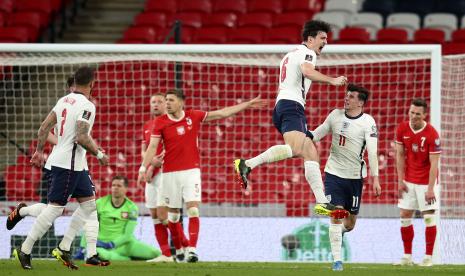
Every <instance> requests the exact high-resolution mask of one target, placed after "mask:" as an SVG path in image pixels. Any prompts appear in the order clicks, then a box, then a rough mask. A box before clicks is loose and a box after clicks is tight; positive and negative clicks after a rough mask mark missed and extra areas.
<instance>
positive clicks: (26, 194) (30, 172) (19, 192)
mask: <svg viewBox="0 0 465 276" xmlns="http://www.w3.org/2000/svg"><path fill="white" fill-rule="evenodd" d="M40 178H41V172H40V170H39V169H37V168H35V167H32V166H30V165H16V166H8V167H7V169H6V171H5V181H6V196H7V199H8V200H10V201H25V200H27V201H29V200H32V201H36V200H38V196H37V194H36V191H37V188H38V185H39V182H40Z"/></svg>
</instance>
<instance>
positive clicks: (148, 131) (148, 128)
mask: <svg viewBox="0 0 465 276" xmlns="http://www.w3.org/2000/svg"><path fill="white" fill-rule="evenodd" d="M154 124H155V119H153V120H148V121H147V122H145V124H144V128H143V131H144V133H143V135H142V144H145V148H147V147H148V146H149V144H150V136H151V135H152V131H153V127H154ZM162 151H163V143H159V144H158V147H157V152H156V153H155V155H159V154H161V152H162ZM159 172H160V168H153V175H154V176H155V175H156V174H157V173H159Z"/></svg>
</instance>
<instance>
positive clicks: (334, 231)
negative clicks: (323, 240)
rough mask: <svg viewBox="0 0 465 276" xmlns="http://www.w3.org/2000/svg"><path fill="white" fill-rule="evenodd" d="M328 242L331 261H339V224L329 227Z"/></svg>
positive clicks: (340, 238)
mask: <svg viewBox="0 0 465 276" xmlns="http://www.w3.org/2000/svg"><path fill="white" fill-rule="evenodd" d="M329 241H330V243H331V253H332V254H333V260H334V261H335V262H336V261H341V249H342V229H341V225H340V224H333V223H331V224H330V225H329Z"/></svg>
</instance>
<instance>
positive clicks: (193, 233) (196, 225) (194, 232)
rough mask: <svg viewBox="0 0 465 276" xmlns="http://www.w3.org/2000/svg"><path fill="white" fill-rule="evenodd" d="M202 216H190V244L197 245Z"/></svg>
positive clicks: (191, 245)
mask: <svg viewBox="0 0 465 276" xmlns="http://www.w3.org/2000/svg"><path fill="white" fill-rule="evenodd" d="M199 230H200V218H199V217H191V218H189V246H190V247H197V240H198V239H199Z"/></svg>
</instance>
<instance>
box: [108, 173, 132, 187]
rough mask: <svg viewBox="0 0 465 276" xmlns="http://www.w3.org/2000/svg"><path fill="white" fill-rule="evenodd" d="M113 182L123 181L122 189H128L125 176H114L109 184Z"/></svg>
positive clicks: (127, 181)
mask: <svg viewBox="0 0 465 276" xmlns="http://www.w3.org/2000/svg"><path fill="white" fill-rule="evenodd" d="M113 180H123V184H124V187H126V188H127V187H128V186H129V180H128V178H127V177H126V176H122V175H119V174H118V175H115V176H113V178H112V179H111V183H113Z"/></svg>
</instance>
